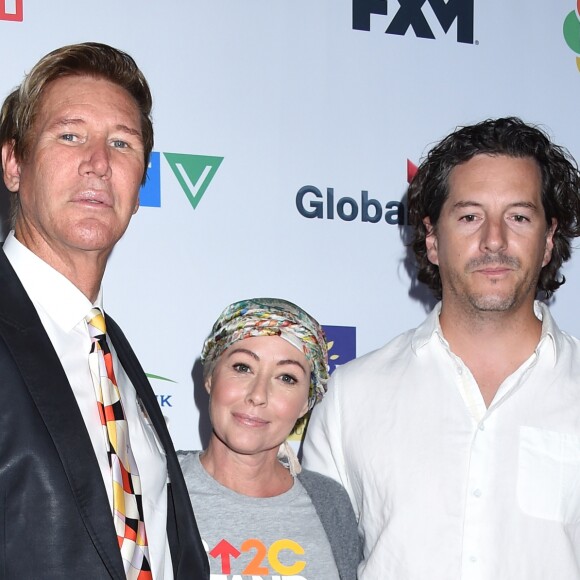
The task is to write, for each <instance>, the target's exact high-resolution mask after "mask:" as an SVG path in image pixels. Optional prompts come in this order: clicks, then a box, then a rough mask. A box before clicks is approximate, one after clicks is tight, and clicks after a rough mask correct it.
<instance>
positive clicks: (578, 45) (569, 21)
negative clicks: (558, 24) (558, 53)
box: [563, 0, 580, 70]
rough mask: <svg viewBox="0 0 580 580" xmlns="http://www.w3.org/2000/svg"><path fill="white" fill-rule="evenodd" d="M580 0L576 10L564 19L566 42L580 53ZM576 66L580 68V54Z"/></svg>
mask: <svg viewBox="0 0 580 580" xmlns="http://www.w3.org/2000/svg"><path fill="white" fill-rule="evenodd" d="M578 14H580V0H577V6H576V10H572V12H570V13H569V14H568V16H566V19H565V20H564V27H563V33H564V40H565V41H566V44H567V45H568V46H569V47H570V48H571V49H572V50H573V51H574V52H575V53H576V54H579V55H580V20H579V18H578ZM576 66H577V67H578V70H580V56H577V57H576Z"/></svg>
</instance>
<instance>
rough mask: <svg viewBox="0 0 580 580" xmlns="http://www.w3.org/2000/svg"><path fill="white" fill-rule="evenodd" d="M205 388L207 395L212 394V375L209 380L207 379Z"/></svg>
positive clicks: (204, 384)
mask: <svg viewBox="0 0 580 580" xmlns="http://www.w3.org/2000/svg"><path fill="white" fill-rule="evenodd" d="M203 386H204V387H205V390H206V391H207V394H208V395H209V394H210V393H211V375H210V376H209V377H207V379H205V382H204V383H203Z"/></svg>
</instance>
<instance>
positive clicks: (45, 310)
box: [3, 232, 173, 580]
mask: <svg viewBox="0 0 580 580" xmlns="http://www.w3.org/2000/svg"><path fill="white" fill-rule="evenodd" d="M3 249H4V252H5V254H6V257H7V258H8V260H9V261H10V263H11V265H12V267H13V268H14V270H15V271H16V274H17V275H18V278H19V279H20V282H21V283H22V285H23V286H24V288H25V290H26V292H27V294H28V296H29V298H30V299H31V300H32V303H33V304H34V307H35V308H36V311H37V312H38V316H39V317H40V320H41V322H42V324H43V326H44V329H45V330H46V332H47V334H48V337H49V338H50V341H51V342H52V345H53V347H54V349H55V351H56V354H57V355H58V357H59V359H60V362H61V364H62V366H63V369H64V371H65V374H66V376H67V379H68V380H69V383H70V385H71V389H72V391H73V394H74V396H75V399H76V401H77V404H78V406H79V409H80V411H81V414H82V416H83V419H84V422H85V425H86V428H87V431H88V433H89V436H90V439H91V443H92V445H93V449H94V452H95V456H96V458H97V461H98V463H99V467H100V469H101V475H102V476H103V482H104V484H105V488H106V490H107V494H108V496H109V503H110V509H111V517H112V512H113V488H112V478H111V468H110V467H109V462H108V459H107V450H106V446H105V445H106V444H105V437H104V432H103V428H102V426H101V421H100V418H99V414H98V409H97V402H96V396H95V389H94V386H93V381H92V378H91V374H90V368H89V352H90V349H91V337H90V334H89V330H88V326H87V323H86V321H85V316H87V315H88V314H89V312H90V310H91V308H92V307H93V304H91V302H90V301H89V299H88V298H87V297H86V296H85V295H84V294H83V293H82V292H81V291H80V290H79V289H78V288H77V287H76V286H75V285H74V284H72V282H70V281H69V280H67V279H66V278H65V277H64V276H63V275H62V274H60V273H59V272H57V271H56V270H54V269H53V268H52V267H51V266H49V265H48V264H47V263H46V262H44V261H43V260H41V259H40V258H39V257H38V256H36V255H35V254H34V253H32V252H31V251H30V250H28V249H27V248H26V247H25V246H23V245H22V244H21V243H20V242H19V241H18V240H17V239H16V238H15V237H14V233H13V232H10V234H9V235H8V237H7V238H6V241H5V242H4V246H3ZM94 306H98V307H99V308H101V310H102V308H103V307H102V299H101V292H99V296H98V298H97V301H96V302H95V304H94ZM107 342H108V343H109V348H110V350H111V353H112V354H113V369H114V372H115V377H116V379H117V384H118V385H119V391H120V395H121V400H122V402H123V409H124V411H125V417H126V419H127V424H128V426H129V437H130V440H131V448H132V450H133V455H134V456H135V461H136V462H137V465H138V467H139V476H140V480H141V491H142V498H143V513H144V518H145V525H146V530H147V539H148V541H149V555H150V558H151V562H150V564H151V569H152V572H153V577H154V578H155V579H156V580H172V578H173V567H172V563H171V554H170V552H169V544H168V541H167V466H166V462H165V452H164V450H163V448H162V447H161V444H160V443H159V442H158V441H157V437H156V435H155V433H154V430H153V427H152V426H151V425H150V424H149V420H148V418H147V417H145V416H144V414H143V413H142V412H141V409H140V406H139V403H138V401H137V394H136V392H135V388H134V387H133V385H132V384H131V381H130V380H129V377H128V376H127V374H126V373H125V371H124V369H123V367H122V366H121V365H120V364H119V361H118V359H117V356H116V353H115V349H114V348H113V345H112V344H111V342H110V341H109V340H107Z"/></svg>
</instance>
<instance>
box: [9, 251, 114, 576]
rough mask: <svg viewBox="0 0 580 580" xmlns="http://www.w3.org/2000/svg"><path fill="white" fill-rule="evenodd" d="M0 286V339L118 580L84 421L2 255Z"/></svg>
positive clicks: (108, 515) (100, 485)
mask: <svg viewBox="0 0 580 580" xmlns="http://www.w3.org/2000/svg"><path fill="white" fill-rule="evenodd" d="M0 287H1V288H2V292H1V293H0V335H1V336H2V337H3V338H4V340H5V342H6V344H7V345H8V347H9V348H10V351H11V353H12V355H13V357H14V360H15V362H16V364H17V365H18V367H19V369H20V372H21V374H22V378H23V381H24V384H25V385H26V387H27V388H28V391H29V392H30V395H31V397H32V399H33V401H34V403H35V405H36V408H37V409H38V412H39V414H40V416H41V417H42V419H43V421H44V424H45V425H46V428H47V430H48V432H49V434H50V437H51V438H52V440H53V442H54V446H55V448H56V450H57V452H58V455H59V457H60V460H61V462H62V466H63V469H64V471H65V473H66V475H67V478H68V481H69V483H70V487H71V491H72V493H73V496H74V498H75V500H76V504H77V507H78V510H79V513H80V515H81V518H82V519H83V522H84V524H85V527H86V529H87V531H88V533H89V535H90V537H91V539H92V541H93V543H94V545H95V548H96V549H97V550H98V552H99V554H100V556H101V558H102V560H103V563H104V564H105V566H106V567H107V569H108V571H109V573H110V575H111V577H112V578H118V579H119V580H122V579H124V578H125V573H124V570H123V564H122V561H121V556H120V553H119V547H118V544H117V537H116V533H115V529H114V525H113V519H112V517H111V513H110V510H109V509H104V507H105V506H107V507H108V505H109V500H108V497H107V493H106V490H105V487H104V485H103V479H102V476H101V472H100V469H99V465H98V462H97V460H96V458H95V456H94V453H93V447H92V444H91V440H90V438H89V435H88V432H87V429H86V426H85V423H84V420H83V418H82V415H81V413H80V410H79V408H78V405H77V403H76V399H75V397H74V394H73V392H72V389H71V388H70V385H69V382H68V379H67V377H66V374H65V372H64V370H63V368H62V365H61V364H60V361H59V359H58V356H57V355H56V352H55V350H54V348H53V346H52V343H51V342H50V340H49V338H48V335H47V334H46V332H45V330H44V327H43V326H42V323H41V321H40V318H39V317H38V314H37V312H36V310H35V308H34V306H33V304H32V302H31V301H30V299H29V298H28V296H27V294H26V291H25V290H24V287H23V286H22V284H21V283H20V281H19V280H18V277H17V276H16V273H15V272H14V270H13V269H12V266H11V265H10V263H9V262H8V259H7V258H6V256H5V254H4V252H3V251H0ZM87 451H90V452H87ZM71 541H73V539H71Z"/></svg>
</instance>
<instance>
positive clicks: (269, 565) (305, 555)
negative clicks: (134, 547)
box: [177, 451, 339, 580]
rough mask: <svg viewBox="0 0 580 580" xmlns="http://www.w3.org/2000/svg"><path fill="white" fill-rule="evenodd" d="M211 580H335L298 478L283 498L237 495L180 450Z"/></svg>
mask: <svg viewBox="0 0 580 580" xmlns="http://www.w3.org/2000/svg"><path fill="white" fill-rule="evenodd" d="M177 454H178V457H179V462H180V463H181V468H182V470H183V474H184V476H185V482H186V483H187V489H188V490H189V497H190V498H191V503H192V504H193V511H194V512H195V519H196V520H197V525H198V527H199V531H200V533H201V537H202V539H203V543H204V546H205V549H206V551H207V552H208V558H209V563H210V569H211V580H282V579H285V580H338V578H339V576H338V571H337V569H336V565H335V563H334V558H333V556H332V551H331V549H330V544H329V543H328V539H327V537H326V534H325V532H324V529H323V527H322V524H321V523H320V520H319V518H318V516H317V515H316V511H315V509H314V506H313V505H312V502H311V501H310V497H309V496H308V494H307V493H306V491H305V489H304V487H302V484H301V483H300V482H299V481H298V479H294V485H293V486H292V488H291V489H290V490H288V491H287V492H286V493H283V494H282V495H278V496H276V497H268V498H256V497H249V496H245V495H241V494H239V493H236V492H235V491H232V490H231V489H228V488H227V487H224V486H223V485H221V484H220V483H218V482H217V481H215V480H214V479H213V478H212V477H211V476H210V475H209V474H208V473H207V472H206V471H205V469H204V468H203V466H202V465H201V462H200V460H199V451H178V452H177Z"/></svg>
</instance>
